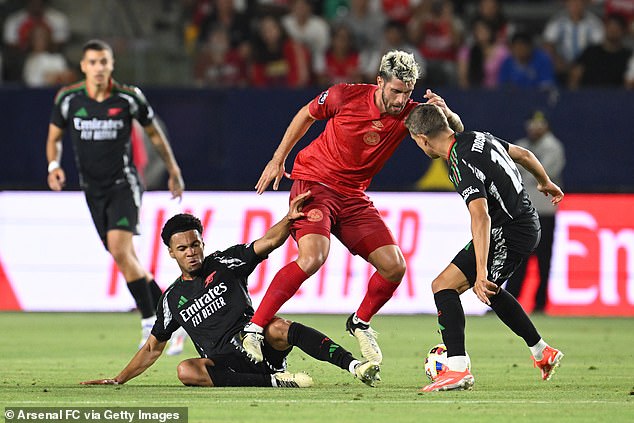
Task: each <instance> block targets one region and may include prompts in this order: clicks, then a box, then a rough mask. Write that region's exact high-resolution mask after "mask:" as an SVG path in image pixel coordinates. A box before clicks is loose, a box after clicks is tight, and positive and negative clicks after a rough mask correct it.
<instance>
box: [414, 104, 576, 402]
mask: <svg viewBox="0 0 634 423" xmlns="http://www.w3.org/2000/svg"><path fill="white" fill-rule="evenodd" d="M405 125H406V126H407V128H408V129H409V131H410V134H411V135H412V138H414V141H416V144H418V146H419V147H420V148H421V149H422V150H423V151H424V152H425V154H427V155H428V156H429V157H431V158H432V159H436V158H439V157H442V158H443V159H445V160H447V161H448V163H449V167H450V170H449V179H450V180H451V182H452V183H453V184H454V186H455V188H456V191H457V192H459V193H460V194H461V196H462V198H463V199H464V201H465V202H466V203H467V208H468V209H469V214H470V215H471V233H472V236H473V239H472V240H471V242H469V243H468V244H467V246H466V247H465V248H464V249H462V250H461V251H460V252H459V253H458V254H457V255H456V257H455V258H454V259H453V260H452V262H451V263H450V264H449V266H447V267H446V268H445V270H443V271H442V272H441V273H440V275H438V276H437V277H436V279H434V281H433V282H432V291H433V293H434V301H435V302H436V307H437V308H438V325H439V327H440V330H441V334H442V339H443V342H444V343H445V345H446V346H447V367H448V368H449V369H448V370H447V371H445V372H443V373H440V374H439V375H438V377H437V378H436V379H435V380H434V382H433V383H431V384H429V385H427V386H425V387H424V388H423V391H424V392H431V391H448V390H460V389H471V387H472V386H473V384H474V382H475V379H474V377H473V375H472V374H471V372H470V371H469V369H468V368H467V365H468V362H467V356H466V348H465V335H464V328H465V315H464V310H463V309H462V304H461V303H460V294H462V293H463V292H465V291H466V290H468V289H469V288H471V287H473V292H474V293H475V294H476V296H477V297H478V298H479V299H480V301H482V302H483V303H485V304H488V305H489V306H490V307H491V308H492V309H493V311H495V313H496V314H497V315H498V317H499V318H500V320H502V322H504V324H506V325H507V326H508V327H509V328H510V329H511V330H512V331H513V332H515V334H517V335H518V336H520V337H521V338H523V339H524V341H525V342H526V345H528V347H529V348H530V350H531V353H532V354H533V360H534V363H535V366H536V367H539V368H540V370H541V373H542V379H543V380H548V379H550V377H551V376H552V375H553V373H554V372H555V369H556V368H557V367H558V366H559V362H560V361H561V359H562V358H563V356H564V355H563V353H562V352H561V351H559V350H557V349H555V348H552V347H550V346H549V345H548V344H546V342H545V341H544V340H543V339H542V338H541V336H540V335H539V333H538V332H537V329H535V326H534V325H533V323H532V322H531V320H530V318H529V317H528V315H527V314H526V312H525V311H524V309H523V308H522V306H521V305H520V304H519V303H518V302H517V300H516V299H515V298H514V297H513V296H512V295H511V294H509V293H508V292H507V291H505V290H504V289H502V288H501V286H502V284H503V283H504V282H505V281H506V280H507V279H508V278H509V277H510V276H511V275H512V274H513V272H515V270H516V269H517V268H518V266H519V265H520V264H521V263H522V261H524V260H526V258H527V257H528V256H529V255H530V254H531V252H532V251H533V250H534V249H535V247H537V244H538V243H539V237H540V226H539V218H538V216H537V212H536V211H535V209H534V208H533V206H532V205H531V202H530V200H529V198H528V194H527V193H526V190H525V189H524V186H523V185H522V178H521V176H520V173H519V171H518V170H517V167H516V166H515V163H513V162H514V161H515V162H517V163H519V164H521V165H522V166H523V167H524V168H526V169H527V170H528V171H529V172H530V173H531V174H532V175H533V176H534V177H535V179H537V182H538V185H537V189H538V190H539V191H540V192H541V193H543V194H544V195H549V194H550V195H552V197H553V198H552V203H553V204H557V203H559V202H560V201H561V199H562V198H563V196H564V193H563V192H562V191H561V189H559V187H558V186H557V185H556V184H554V183H553V182H552V181H551V180H550V178H549V177H548V175H547V174H546V171H545V170H544V168H543V166H542V165H541V163H540V162H539V160H537V158H536V157H535V155H534V154H533V153H531V152H530V151H529V150H526V149H525V148H522V147H518V146H516V145H513V144H509V143H507V142H506V141H503V140H501V139H499V138H496V137H494V136H493V135H491V134H489V133H486V132H463V133H455V132H454V131H453V130H452V129H451V128H450V127H449V124H448V122H447V118H446V117H445V114H444V113H443V110H441V109H440V108H439V107H437V106H434V105H429V104H422V105H420V106H417V107H416V108H415V109H414V110H413V111H412V112H411V113H410V115H409V116H408V117H407V119H406V121H405Z"/></svg>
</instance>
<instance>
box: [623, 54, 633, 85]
mask: <svg viewBox="0 0 634 423" xmlns="http://www.w3.org/2000/svg"><path fill="white" fill-rule="evenodd" d="M625 88H627V89H630V90H631V89H634V53H633V54H632V56H631V57H630V61H629V62H628V64H627V71H626V72H625Z"/></svg>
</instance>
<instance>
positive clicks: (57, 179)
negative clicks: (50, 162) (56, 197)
mask: <svg viewBox="0 0 634 423" xmlns="http://www.w3.org/2000/svg"><path fill="white" fill-rule="evenodd" d="M64 185H66V174H65V173H64V170H63V169H62V168H61V167H58V168H57V169H53V170H51V171H50V172H49V173H48V187H49V188H50V189H52V190H53V191H61V190H62V188H64Z"/></svg>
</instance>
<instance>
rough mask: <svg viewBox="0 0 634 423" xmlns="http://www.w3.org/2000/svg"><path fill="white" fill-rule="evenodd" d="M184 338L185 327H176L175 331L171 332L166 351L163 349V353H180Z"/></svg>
mask: <svg viewBox="0 0 634 423" xmlns="http://www.w3.org/2000/svg"><path fill="white" fill-rule="evenodd" d="M186 339H187V332H185V329H184V328H183V327H182V326H181V327H180V328H178V329H176V331H175V332H174V333H173V334H172V337H171V338H170V342H169V347H168V348H167V351H165V354H167V355H179V354H180V353H182V352H183V349H184V348H185V340H186Z"/></svg>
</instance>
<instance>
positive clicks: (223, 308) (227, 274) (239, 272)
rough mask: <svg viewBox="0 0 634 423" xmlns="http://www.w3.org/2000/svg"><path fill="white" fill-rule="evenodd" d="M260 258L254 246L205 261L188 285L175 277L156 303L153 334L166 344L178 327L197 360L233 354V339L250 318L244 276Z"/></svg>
mask: <svg viewBox="0 0 634 423" xmlns="http://www.w3.org/2000/svg"><path fill="white" fill-rule="evenodd" d="M262 260H264V258H262V257H259V256H258V255H257V254H255V251H254V249H253V243H251V244H239V245H234V246H233V247H230V248H228V249H226V250H224V251H216V252H215V253H213V254H210V255H209V256H207V257H205V260H204V261H203V265H202V267H201V269H200V272H199V274H198V275H197V276H196V277H195V278H194V279H192V280H183V279H182V277H181V278H178V279H177V280H176V282H174V283H173V284H172V285H171V286H170V287H169V288H167V290H165V292H164V293H163V296H162V297H161V299H160V300H159V304H158V307H157V310H156V323H155V324H154V327H153V328H152V335H154V336H155V337H156V338H157V339H158V340H159V341H167V340H169V339H170V337H171V335H172V333H173V332H174V331H175V330H176V329H178V328H179V327H180V326H182V327H183V328H184V329H185V331H186V332H187V333H188V334H189V336H190V337H191V339H192V342H193V343H194V345H195V346H196V349H197V350H198V353H199V354H200V356H201V357H217V356H219V355H224V354H232V353H234V352H235V347H234V346H233V344H231V342H230V339H231V337H232V336H233V335H234V334H236V333H237V332H238V331H240V330H241V329H242V328H243V327H244V325H245V324H247V323H248V322H249V320H251V317H252V316H253V312H254V311H253V305H252V304H251V297H250V296H249V291H248V289H247V277H248V276H249V275H250V274H251V272H253V270H254V269H255V267H256V266H257V265H258V264H259V263H260V262H261V261H262Z"/></svg>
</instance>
